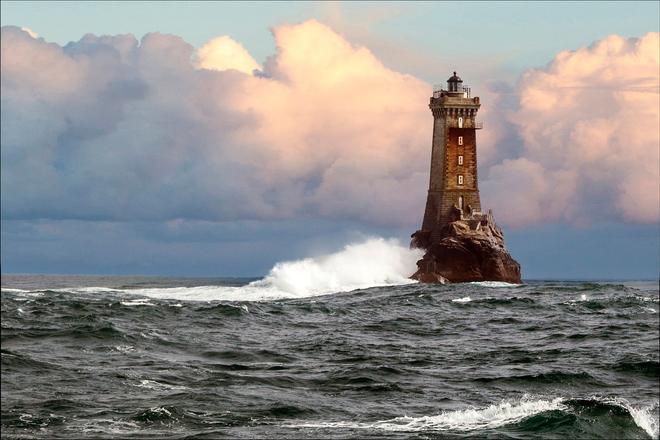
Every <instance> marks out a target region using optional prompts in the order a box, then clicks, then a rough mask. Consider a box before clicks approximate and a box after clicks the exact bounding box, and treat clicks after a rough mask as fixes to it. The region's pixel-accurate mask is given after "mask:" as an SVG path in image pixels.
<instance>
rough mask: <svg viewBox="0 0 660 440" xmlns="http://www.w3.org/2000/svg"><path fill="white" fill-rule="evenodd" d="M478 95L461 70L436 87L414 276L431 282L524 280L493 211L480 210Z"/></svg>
mask: <svg viewBox="0 0 660 440" xmlns="http://www.w3.org/2000/svg"><path fill="white" fill-rule="evenodd" d="M479 107H481V104H480V103H479V98H478V97H474V98H473V97H471V96H470V88H469V87H466V86H464V85H463V80H462V79H460V78H459V77H458V76H457V75H456V72H454V75H453V76H452V77H451V78H449V79H448V80H447V90H445V89H443V88H441V87H438V88H436V89H435V90H434V91H433V96H432V97H431V102H430V103H429V108H430V109H431V112H432V113H433V142H432V147H431V177H430V179H429V191H428V196H427V198H426V208H425V209H424V220H423V221H422V228H421V229H420V230H419V231H417V232H415V233H414V234H412V241H411V243H410V245H411V246H412V247H417V248H423V249H425V250H426V253H425V254H424V258H422V259H421V260H419V261H418V262H417V267H418V270H417V272H415V273H414V274H413V275H412V278H414V279H417V280H419V281H422V282H428V283H445V282H468V281H506V282H509V283H520V282H521V277H520V264H518V262H516V260H514V259H513V258H512V257H511V255H509V252H508V251H507V250H506V248H505V247H504V234H503V233H502V230H501V229H500V228H499V227H498V226H497V224H495V220H494V218H493V214H492V212H491V211H490V210H489V211H488V213H486V214H484V213H482V212H481V200H480V198H479V181H478V178H477V137H476V133H477V130H478V129H480V128H482V125H481V124H480V123H479V122H477V120H476V117H477V112H478V111H479Z"/></svg>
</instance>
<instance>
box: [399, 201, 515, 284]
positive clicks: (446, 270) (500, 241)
mask: <svg viewBox="0 0 660 440" xmlns="http://www.w3.org/2000/svg"><path fill="white" fill-rule="evenodd" d="M457 217H458V219H456V220H454V221H452V222H449V223H447V224H445V225H444V226H443V227H441V228H440V229H438V230H436V231H432V232H429V231H417V232H415V233H414V234H413V235H412V242H411V247H419V248H422V249H426V254H425V255H424V258H422V259H421V260H419V261H418V262H417V267H418V270H417V272H415V273H414V274H413V275H412V277H411V278H413V279H416V280H418V281H421V282H424V283H441V284H444V283H446V282H452V283H462V282H470V281H505V282H508V283H521V278H520V264H518V262H517V261H516V260H514V259H513V258H512V257H511V255H509V252H508V251H507V250H506V248H505V247H504V236H503V234H502V231H501V229H500V228H499V227H498V226H497V225H496V224H495V222H494V220H493V217H492V214H491V213H489V214H488V215H480V216H477V217H472V218H465V217H463V216H462V215H457Z"/></svg>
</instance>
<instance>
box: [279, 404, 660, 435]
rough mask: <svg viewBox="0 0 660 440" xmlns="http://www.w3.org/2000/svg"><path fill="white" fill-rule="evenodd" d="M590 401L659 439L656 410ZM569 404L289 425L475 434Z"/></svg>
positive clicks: (504, 406)
mask: <svg viewBox="0 0 660 440" xmlns="http://www.w3.org/2000/svg"><path fill="white" fill-rule="evenodd" d="M591 400H595V401H600V402H603V403H607V404H613V405H617V406H619V407H622V408H625V409H626V410H627V411H628V413H629V414H630V416H631V417H632V419H633V420H634V422H635V424H636V425H637V426H639V427H640V428H641V429H643V430H644V431H645V432H646V433H647V434H648V435H649V436H651V438H654V439H657V438H658V421H657V418H656V417H654V415H653V411H654V409H655V408H656V407H657V406H658V404H657V403H656V404H655V405H653V406H651V407H645V408H635V407H633V406H632V405H631V404H630V403H629V402H628V401H626V400H625V399H603V398H598V397H592V398H591ZM569 403H570V400H568V399H565V398H563V397H556V398H553V399H550V400H548V399H532V398H531V397H529V396H527V395H525V396H523V397H522V398H521V399H520V400H517V401H510V400H504V401H502V402H500V403H497V404H493V405H490V406H488V407H485V408H468V409H463V410H456V411H446V412H441V413H440V414H438V415H434V416H421V417H408V416H403V417H396V418H394V419H388V420H379V421H375V422H372V423H364V422H351V421H338V422H317V423H314V422H312V423H302V424H294V425H288V426H289V427H291V428H345V429H372V430H379V429H380V430H383V431H400V432H418V431H474V430H478V429H493V428H498V427H501V426H505V425H509V424H513V423H517V422H520V421H521V420H523V419H526V418H527V417H531V416H534V415H536V414H540V413H543V412H546V411H554V410H559V411H570V408H569V406H568V405H569Z"/></svg>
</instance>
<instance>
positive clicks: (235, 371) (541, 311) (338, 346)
mask: <svg viewBox="0 0 660 440" xmlns="http://www.w3.org/2000/svg"><path fill="white" fill-rule="evenodd" d="M338 261H339V260H338V259H335V260H326V261H325V262H323V263H322V264H320V265H319V264H317V263H318V261H316V262H315V261H314V260H303V261H301V262H297V263H296V264H295V265H291V264H289V265H288V266H287V265H286V264H284V265H279V266H276V267H275V268H274V269H273V271H271V274H269V276H267V277H266V278H265V279H262V280H254V279H236V278H201V279H193V278H167V277H120V276H107V277H106V276H65V275H62V276H53V275H3V276H2V297H1V299H2V436H3V437H4V438H44V439H76V438H117V439H130V438H158V439H161V438H163V439H184V438H186V439H188V438H199V439H204V438H268V439H271V438H303V439H306V438H332V439H334V438H340V439H343V438H374V439H408V438H420V439H422V438H423V439H429V438H443V439H444V438H450V439H451V438H492V439H500V438H501V439H533V438H585V439H587V438H588V439H592V438H612V439H648V438H656V439H657V438H658V417H659V409H658V400H659V398H658V396H659V393H660V388H659V382H658V380H659V376H660V368H659V363H658V361H659V346H658V342H659V334H658V324H659V322H658V319H659V314H658V308H659V304H658V295H659V292H658V282H657V281H620V282H619V281H589V282H585V281H531V280H530V281H526V282H525V283H524V284H522V285H510V284H504V283H493V282H484V283H466V284H454V285H424V284H418V283H411V282H408V281H407V280H406V279H405V278H399V277H396V276H389V278H388V277H386V278H385V279H381V278H382V277H381V276H374V277H367V279H366V282H367V284H368V283H374V282H375V283H380V284H381V285H374V286H373V287H365V286H362V287H358V288H355V286H356V284H355V281H356V280H357V278H355V277H357V275H351V276H352V277H353V278H354V279H351V277H348V279H347V277H346V276H342V275H341V273H343V272H345V271H346V270H348V269H347V268H346V267H344V268H342V267H340V266H341V264H339V263H341V261H339V263H338ZM392 264H394V265H396V264H397V263H392ZM347 266H348V267H350V268H351V269H353V270H354V269H355V264H352V265H351V264H349V265H347ZM329 267H332V268H333V270H334V272H333V273H334V275H332V276H330V275H328V268H329ZM338 267H339V268H338ZM358 269H359V270H358V271H362V272H365V271H368V270H370V268H369V267H358ZM371 269H373V268H371ZM390 269H391V268H390ZM319 271H321V272H322V273H321V272H319ZM337 274H339V275H337ZM390 275H391V274H390ZM319 277H320V278H319ZM349 281H352V282H353V283H352V282H349ZM363 281H365V280H363ZM358 284H359V283H358ZM314 286H317V287H318V286H321V287H322V288H318V289H316V290H315V289H314ZM354 288H355V289H354Z"/></svg>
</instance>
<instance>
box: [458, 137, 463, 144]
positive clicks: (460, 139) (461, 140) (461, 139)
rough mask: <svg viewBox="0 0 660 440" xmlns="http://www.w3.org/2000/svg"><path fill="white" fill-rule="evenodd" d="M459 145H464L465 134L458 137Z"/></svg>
mask: <svg viewBox="0 0 660 440" xmlns="http://www.w3.org/2000/svg"><path fill="white" fill-rule="evenodd" d="M458 145H463V136H459V137H458Z"/></svg>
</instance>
